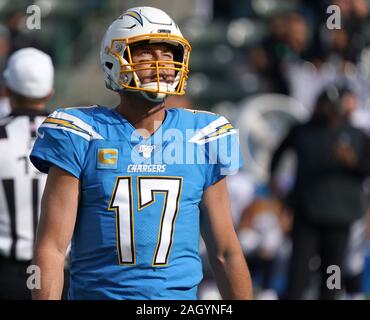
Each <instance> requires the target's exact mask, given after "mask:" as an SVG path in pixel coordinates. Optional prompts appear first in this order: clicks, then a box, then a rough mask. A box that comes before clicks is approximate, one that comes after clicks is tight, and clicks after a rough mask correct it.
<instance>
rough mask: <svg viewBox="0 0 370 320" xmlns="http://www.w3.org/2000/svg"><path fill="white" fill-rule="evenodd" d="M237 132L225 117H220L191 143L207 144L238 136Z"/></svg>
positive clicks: (193, 138) (202, 130)
mask: <svg viewBox="0 0 370 320" xmlns="http://www.w3.org/2000/svg"><path fill="white" fill-rule="evenodd" d="M236 133H237V131H236V129H235V128H234V127H233V125H232V124H231V123H230V122H228V121H227V120H226V118H224V117H220V118H218V119H216V120H215V121H213V122H211V123H210V124H209V125H207V126H206V127H204V128H203V129H201V130H200V131H199V132H198V133H197V134H196V135H194V137H192V138H191V139H190V140H189V142H193V143H197V144H205V143H207V142H210V141H213V140H217V139H219V138H221V137H225V136H228V135H230V134H236Z"/></svg>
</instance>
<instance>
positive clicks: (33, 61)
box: [4, 48, 54, 98]
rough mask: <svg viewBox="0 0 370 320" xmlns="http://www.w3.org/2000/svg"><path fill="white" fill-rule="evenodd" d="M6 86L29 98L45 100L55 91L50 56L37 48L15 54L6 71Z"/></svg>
mask: <svg viewBox="0 0 370 320" xmlns="http://www.w3.org/2000/svg"><path fill="white" fill-rule="evenodd" d="M4 79H5V83H6V85H7V86H8V87H9V89H11V90H12V91H13V92H15V93H17V94H20V95H22V96H25V97H28V98H45V97H46V96H48V95H49V94H50V93H51V92H52V90H53V83H54V67H53V62H52V60H51V58H50V56H49V55H48V54H46V53H44V52H42V51H40V50H38V49H35V48H24V49H20V50H17V51H16V52H14V53H13V54H12V55H11V56H10V57H9V60H8V64H7V67H6V69H5V71H4Z"/></svg>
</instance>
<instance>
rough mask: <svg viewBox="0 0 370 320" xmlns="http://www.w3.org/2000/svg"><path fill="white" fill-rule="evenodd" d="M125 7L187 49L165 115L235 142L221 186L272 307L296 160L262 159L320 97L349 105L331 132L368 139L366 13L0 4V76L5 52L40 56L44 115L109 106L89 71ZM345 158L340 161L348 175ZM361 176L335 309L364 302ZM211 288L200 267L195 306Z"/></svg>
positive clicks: (304, 4) (282, 267)
mask: <svg viewBox="0 0 370 320" xmlns="http://www.w3.org/2000/svg"><path fill="white" fill-rule="evenodd" d="M31 4H36V5H38V6H39V7H40V8H41V14H42V19H41V29H40V30H28V29H27V28H26V23H25V20H26V18H27V13H26V8H27V6H28V5H31ZM136 5H148V6H155V7H158V8H161V9H163V10H165V11H166V12H168V14H169V15H170V16H171V17H172V18H173V19H174V20H175V21H177V22H178V23H179V25H180V28H181V30H182V32H183V35H184V37H185V38H187V39H188V40H189V41H190V43H191V45H192V48H193V49H192V53H191V57H190V78H189V81H188V87H187V94H186V96H184V97H171V98H170V99H168V102H167V103H168V105H173V106H177V107H191V108H192V109H203V110H211V111H214V112H217V113H220V114H223V115H225V116H226V117H227V118H228V119H229V120H230V121H231V122H232V123H233V124H234V125H235V126H236V127H237V128H238V129H239V130H240V143H241V148H242V152H243V156H244V161H245V168H244V170H243V171H241V172H240V173H239V174H237V175H235V176H232V177H230V179H229V180H228V185H229V189H230V198H231V204H232V212H233V218H234V222H235V227H236V230H237V232H238V235H239V239H240V241H241V244H242V247H243V250H244V252H245V255H246V258H247V261H248V263H249V266H250V268H251V272H252V277H253V280H254V286H255V290H256V297H257V298H259V299H278V298H279V297H282V296H283V295H284V290H285V289H286V288H287V283H288V277H287V275H288V274H289V270H290V269H289V268H290V267H289V266H290V261H291V256H292V247H293V246H294V243H293V245H292V237H291V235H292V229H293V225H294V223H293V220H294V210H292V207H291V206H289V203H288V202H287V201H286V199H287V198H289V197H288V196H286V195H288V194H290V190H292V189H293V188H294V184H295V181H296V174H295V173H296V172H297V169H296V168H297V163H298V167H299V166H300V165H299V161H300V160H299V155H298V156H297V155H296V156H294V155H292V154H288V155H287V156H286V157H285V159H284V160H283V161H281V162H282V163H281V165H279V169H278V170H277V169H276V168H274V170H273V171H274V172H272V170H270V163H271V158H272V155H273V154H274V152H275V150H276V149H277V148H278V146H279V145H280V143H281V142H282V141H283V139H284V137H286V136H287V134H288V132H291V128H292V127H293V126H295V125H296V124H297V123H302V122H310V121H311V120H312V119H313V118H314V114H315V112H320V110H319V109H320V106H323V105H324V104H325V103H326V102H325V103H324V102H323V100H320V99H319V100H318V98H319V97H322V93H323V89H324V88H328V87H330V86H335V87H336V88H339V91H341V90H342V91H341V92H342V93H343V88H345V90H346V91H345V92H346V93H350V94H351V95H352V97H353V98H354V99H352V100H351V101H352V103H349V104H348V108H347V107H346V108H347V109H346V110H345V112H343V114H341V117H339V118H340V121H343V123H344V122H345V123H347V121H348V123H350V125H351V126H353V127H356V128H359V129H361V130H362V132H363V133H365V134H369V133H370V90H369V89H370V1H368V0H311V1H309V0H248V1H246V0H233V1H224V0H188V1H181V0H171V1H170V0H157V1H147V0H146V1H141V2H140V3H139V2H137V1H130V0H127V1H119V0H108V1H100V0H84V1H73V0H66V1H57V0H38V1H36V0H35V1H17V0H0V72H2V70H3V69H4V68H5V65H6V61H7V57H8V56H9V55H10V54H11V53H12V52H14V51H16V50H17V49H20V48H22V47H29V46H32V47H35V48H38V49H41V50H43V51H45V52H46V53H48V54H50V55H51V57H52V59H53V62H54V64H55V72H56V75H55V96H54V97H53V98H52V99H51V100H50V101H49V103H48V110H49V111H52V110H54V109H55V108H57V107H64V106H65V107H71V106H80V105H90V104H100V105H107V106H114V105H115V104H116V103H117V102H118V99H117V97H116V96H115V95H114V93H112V92H110V91H109V90H106V88H105V86H104V82H103V76H102V72H101V71H100V65H99V50H100V41H101V39H102V35H103V34H104V32H105V30H106V28H107V26H108V25H109V24H110V23H111V21H112V20H113V19H114V18H116V17H117V16H119V14H120V13H121V12H122V11H124V10H126V9H128V8H130V7H133V6H136ZM330 5H336V6H338V8H340V29H334V30H331V29H329V28H328V26H327V20H328V17H329V16H330V14H328V13H327V8H328V6H330ZM1 87H2V83H1V82H0V115H1V112H3V113H4V114H6V112H7V102H6V98H5V97H4V96H3V94H2V93H1V92H2V91H1V90H2V88H1ZM337 94H338V97H337V98H333V99H332V98H331V97H330V93H328V94H327V100H328V101H329V102H331V104H332V105H333V106H334V107H333V108H332V109H330V108H327V109H326V111H325V112H327V113H328V114H327V117H328V119H329V118H330V117H331V116H333V117H335V113H336V112H338V110H337V109H335V105H337V104H338V103H340V104H341V103H343V101H342V100H341V99H342V98H343V99H345V96H344V95H343V94H340V93H339V92H337ZM347 100H348V99H347ZM320 101H321V102H320ZM338 101H339V102H338ZM320 103H321V105H320ZM318 110H319V111H318ZM339 118H338V117H337V118H336V119H337V120H335V121H336V122H335V121H334V120H333V121H334V122H335V123H337V122H338V121H339V120H338V119H339ZM315 119H316V118H315ZM341 125H342V124H340V125H339V126H341ZM337 127H338V126H337ZM351 132H352V131H351ZM324 137H325V135H324ZM293 149H294V148H293ZM293 151H294V150H293ZM317 152H321V151H320V150H319V151H317ZM338 152H339V151H338ZM342 152H345V151H343V150H342ZM345 153H346V152H345ZM348 154H349V153H348V152H347V153H346V155H348ZM320 155H321V154H320V153H319V154H318V157H320ZM346 155H344V156H343V159H344V160H343V161H347V160H348V161H347V162H346V163H348V166H350V165H351V163H350V161H351V159H348V157H347V158H346ZM275 169H276V171H278V173H276V172H275ZM364 170H365V169H364ZM365 171H366V170H365ZM365 171H364V172H362V173H361V177H359V175H358V176H357V178H358V177H359V178H358V183H359V184H361V188H362V190H361V191H359V197H360V196H361V201H362V202H363V207H361V208H363V209H361V210H362V212H358V213H356V219H353V221H352V220H351V221H350V222H351V223H350V225H348V230H349V234H348V239H347V241H346V243H344V244H343V245H341V247H340V248H339V249H340V251H342V252H344V254H343V259H344V264H343V265H344V269H343V270H342V271H343V272H342V277H343V282H342V288H343V290H341V291H340V294H339V295H338V297H337V298H343V299H351V298H354V299H362V298H366V297H369V296H370V241H369V240H370V227H369V222H368V221H369V219H368V218H367V217H368V214H367V211H368V207H369V206H368V204H369V199H370V197H369V196H370V183H369V182H368V181H367V179H366V176H367V173H366V172H365ZM272 174H274V175H276V178H274V179H272V176H271V175H272ZM339 174H341V173H339ZM357 178H356V179H357ZM272 182H273V183H272ZM274 186H278V187H277V189H278V191H277V190H275V189H274ZM360 193H361V194H360ZM356 210H359V209H356ZM334 214H335V213H334ZM348 224H349V223H348ZM293 239H294V238H293ZM338 245H339V243H338ZM334 246H335V245H334ZM203 249H204V248H201V250H203ZM332 249H333V250H334V249H338V248H332ZM330 250H331V249H330V248H329V251H330ZM317 251H318V252H316V251H314V250H313V251H312V253H311V254H310V257H309V261H308V263H307V270H308V271H309V272H310V274H312V277H310V280H311V281H310V282H309V283H308V282H307V283H306V284H304V286H305V290H304V293H303V296H302V298H307V299H316V298H318V297H319V290H320V289H319V287H320V285H319V283H320V281H322V279H320V277H322V276H323V274H322V273H321V275H320V273H318V272H316V271H318V270H320V264H321V262H322V259H323V257H322V255H320V252H319V251H320V250H319V249H318V250H317ZM290 271H291V270H290ZM212 278H213V277H212V273H211V271H210V269H209V266H208V263H207V259H206V257H205V256H204V281H203V282H202V284H201V286H200V292H199V295H200V298H201V299H217V298H219V295H218V292H217V289H216V285H215V283H214V282H213V279H212ZM297 298H298V297H297Z"/></svg>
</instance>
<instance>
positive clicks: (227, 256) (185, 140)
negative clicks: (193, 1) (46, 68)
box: [31, 7, 252, 299]
mask: <svg viewBox="0 0 370 320" xmlns="http://www.w3.org/2000/svg"><path fill="white" fill-rule="evenodd" d="M190 50H191V47H190V44H189V43H188V41H187V40H186V39H185V38H184V37H183V36H182V34H181V32H180V30H179V28H178V26H177V25H176V23H175V22H174V21H173V20H172V19H171V18H170V17H169V16H168V15H167V14H166V13H165V12H163V11H161V10H159V9H156V8H151V7H136V8H132V9H129V10H128V11H126V12H124V13H123V14H122V15H121V16H120V17H118V18H117V19H116V20H115V21H114V22H113V23H112V24H111V25H110V27H109V28H108V30H107V32H106V34H105V36H104V39H103V41H102V46H101V55H100V57H101V64H102V68H103V71H104V75H105V83H106V86H107V87H108V88H109V89H111V90H113V91H115V92H117V93H118V94H119V95H120V98H121V102H120V104H119V105H118V106H117V107H116V108H113V109H109V108H106V107H101V106H90V107H85V108H70V109H59V110H56V111H55V112H54V113H52V114H51V115H50V116H49V117H48V118H47V119H46V120H45V121H44V123H43V124H42V125H41V127H40V129H39V131H38V139H37V141H36V143H35V146H34V149H33V151H32V154H31V161H32V162H33V164H34V165H35V166H36V167H37V168H38V169H39V170H40V171H42V172H47V173H48V179H47V184H46V188H45V191H44V196H43V202H42V208H41V211H42V212H41V221H40V225H39V228H38V236H37V241H36V248H35V258H34V263H35V264H36V265H38V266H39V267H40V268H41V289H40V290H35V291H34V298H35V299H59V298H60V295H61V290H62V286H63V261H64V255H65V251H66V248H67V246H68V243H69V241H70V239H71V238H72V244H71V266H70V267H71V269H70V272H71V277H70V281H71V283H70V290H69V298H70V299H196V298H197V287H198V284H199V282H200V281H201V279H202V266H201V260H200V257H199V253H198V249H199V240H200V233H201V232H202V235H203V238H204V239H205V242H206V245H207V250H208V254H209V258H210V261H211V264H212V266H213V270H214V272H215V276H216V279H217V283H218V285H219V289H220V292H221V295H222V296H223V298H226V299H249V298H251V297H252V286H251V280H250V276H249V271H248V268H247V265H246V262H245V259H244V256H243V253H242V250H241V248H240V244H239V242H238V239H237V237H236V234H235V231H234V228H233V223H232V218H231V214H230V206H229V200H228V193H227V189H226V182H225V176H227V175H229V174H232V173H234V172H236V171H237V170H238V168H239V167H240V165H241V161H240V158H239V147H238V136H237V131H236V130H235V129H234V128H233V127H232V125H231V124H230V123H229V122H228V121H227V120H226V119H225V118H224V117H221V116H218V115H216V114H212V113H208V112H197V111H193V110H187V109H181V108H166V107H165V104H164V100H165V98H166V96H168V95H183V94H184V90H185V84H186V80H187V77H188V71H189V70H188V64H189V54H190ZM86 85H88V83H87V84H86ZM202 198H203V200H204V203H205V205H206V207H207V212H205V213H203V214H200V211H199V203H200V201H201V199H202Z"/></svg>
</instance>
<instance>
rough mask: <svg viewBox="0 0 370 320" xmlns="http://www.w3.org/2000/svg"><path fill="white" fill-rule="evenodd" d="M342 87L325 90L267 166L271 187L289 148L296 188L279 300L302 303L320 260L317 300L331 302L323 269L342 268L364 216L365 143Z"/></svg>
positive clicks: (368, 154) (368, 161) (369, 150)
mask: <svg viewBox="0 0 370 320" xmlns="http://www.w3.org/2000/svg"><path fill="white" fill-rule="evenodd" d="M355 99H356V98H355V96H354V94H353V93H352V92H351V91H349V90H348V89H346V88H338V87H335V86H332V87H328V88H326V89H325V90H324V91H323V93H322V94H321V95H320V96H319V98H318V100H317V103H316V108H315V111H314V113H313V116H312V117H311V119H310V120H309V121H308V122H307V123H303V124H298V125H296V126H294V127H293V128H292V129H291V130H290V132H289V133H288V135H287V137H286V138H285V139H284V140H283V141H282V143H281V144H280V145H279V147H278V148H277V149H276V151H275V153H274V155H273V157H272V161H271V166H270V174H271V186H272V189H273V190H274V192H275V194H277V195H278V194H279V190H278V188H276V183H275V179H274V176H275V173H276V168H277V165H278V163H279V160H280V158H281V156H282V155H283V154H284V152H285V151H286V150H288V149H291V150H293V151H294V153H295V154H296V156H297V169H296V178H295V184H294V187H293V189H292V191H291V192H290V194H289V195H288V197H287V198H286V199H285V200H286V201H285V202H286V205H287V206H289V207H290V209H291V210H292V212H293V213H294V223H293V229H292V243H293V250H292V259H291V266H290V272H289V275H288V284H287V288H286V291H285V293H284V295H283V299H302V298H304V293H305V289H307V288H308V286H309V282H310V268H309V261H310V259H311V258H312V257H313V256H314V255H317V254H318V255H319V256H320V258H321V267H320V271H321V279H322V281H321V288H320V299H335V298H336V295H337V293H338V290H333V289H332V290H331V289H329V288H328V287H327V284H326V282H327V278H328V276H329V274H327V268H328V266H331V265H336V266H338V267H339V268H341V267H342V264H343V259H344V252H345V247H346V243H347V239H348V232H349V226H350V225H351V224H352V222H354V221H355V220H357V219H358V218H359V217H361V215H362V214H363V213H364V212H365V208H364V203H363V193H362V182H363V180H364V178H365V177H366V176H367V175H369V173H370V142H369V138H368V137H367V136H366V134H365V133H363V132H362V131H360V130H359V129H357V128H355V127H353V126H352V125H351V124H350V123H349V115H350V113H351V112H352V111H353V109H354V107H355V104H356V100H355Z"/></svg>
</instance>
